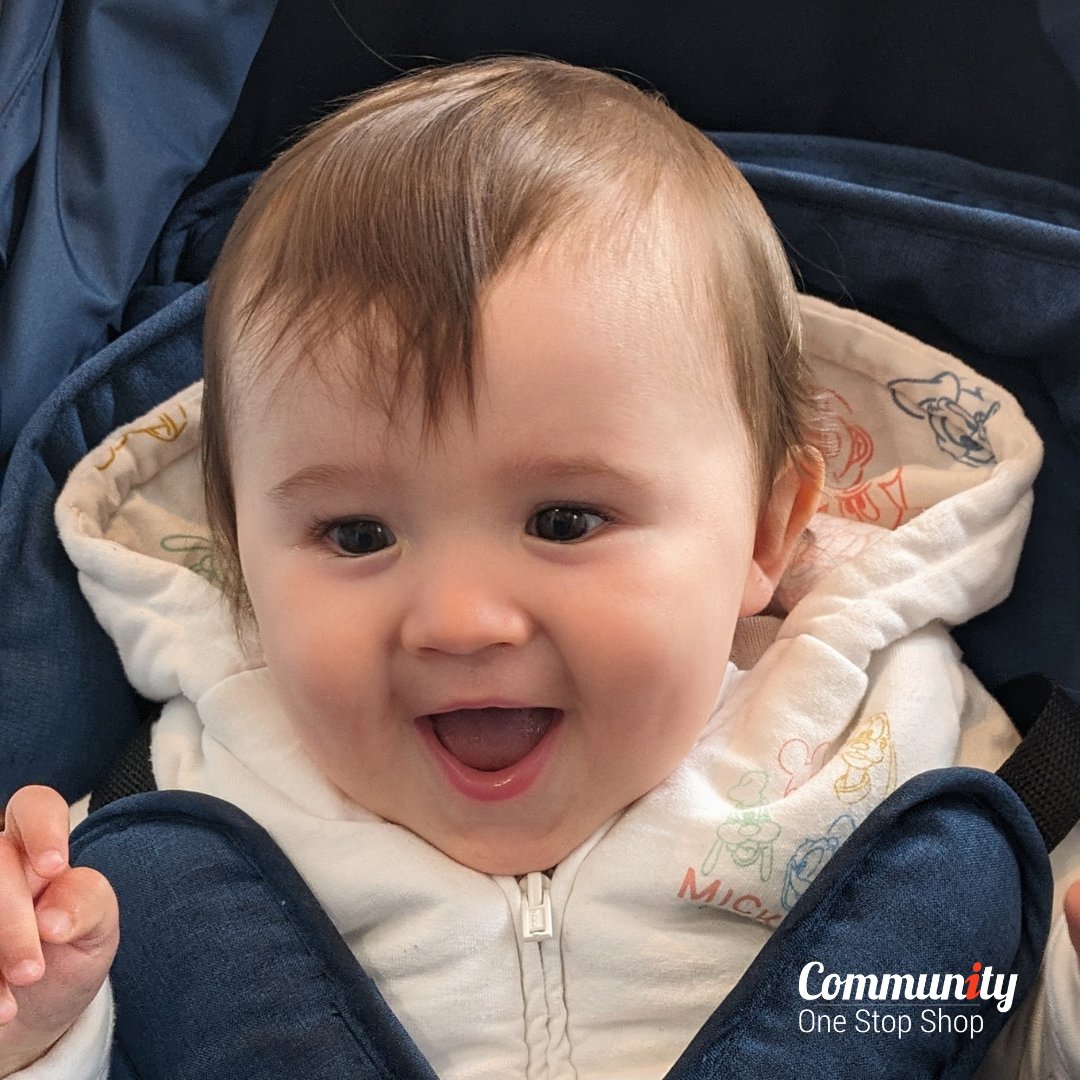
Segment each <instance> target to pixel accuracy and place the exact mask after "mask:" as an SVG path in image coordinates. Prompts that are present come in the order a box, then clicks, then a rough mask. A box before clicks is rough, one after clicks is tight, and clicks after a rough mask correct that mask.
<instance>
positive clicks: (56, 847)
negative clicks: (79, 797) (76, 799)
mask: <svg viewBox="0 0 1080 1080" xmlns="http://www.w3.org/2000/svg"><path fill="white" fill-rule="evenodd" d="M68 829H69V819H68V807H67V803H66V802H64V798H63V796H62V795H61V794H60V793H59V792H58V791H54V790H53V789H52V788H47V787H42V786H40V785H37V784H35V785H31V786H30V787H24V788H19V790H18V791H16V792H15V794H14V795H12V796H11V799H10V801H9V802H8V804H7V808H6V809H5V811H4V832H3V839H4V841H5V844H7V845H11V846H14V847H15V848H17V849H18V850H20V851H21V852H22V853H23V855H24V856H25V858H26V863H27V871H28V879H27V880H28V882H29V884H30V889H31V891H32V892H33V893H34V895H35V896H36V895H37V894H38V893H39V892H40V891H41V889H42V887H43V886H44V883H45V882H46V881H48V880H49V879H51V878H54V877H55V876H56V875H57V874H59V873H60V872H61V871H62V870H63V869H64V867H65V866H66V865H67V860H68Z"/></svg>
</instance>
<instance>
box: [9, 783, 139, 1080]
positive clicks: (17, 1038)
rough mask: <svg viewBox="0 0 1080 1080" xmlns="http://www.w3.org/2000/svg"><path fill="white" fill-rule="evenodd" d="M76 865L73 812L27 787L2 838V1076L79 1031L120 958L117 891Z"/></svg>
mask: <svg viewBox="0 0 1080 1080" xmlns="http://www.w3.org/2000/svg"><path fill="white" fill-rule="evenodd" d="M67 860H68V808H67V804H66V803H65V802H64V800H63V798H62V797H61V796H60V795H59V794H58V793H57V792H55V791H53V790H52V789H51V788H46V787H24V788H21V789H20V790H19V791H17V792H16V793H15V794H14V795H13V796H12V797H11V801H10V802H9V803H8V805H7V809H6V811H5V816H4V829H3V832H0V1076H7V1075H9V1074H10V1073H13V1072H16V1071H18V1070H19V1069H21V1068H23V1067H25V1066H26V1065H29V1064H30V1063H31V1062H33V1061H36V1060H37V1059H38V1058H39V1057H41V1056H42V1055H43V1054H44V1053H45V1052H46V1051H47V1050H48V1049H49V1047H51V1046H52V1045H53V1043H55V1042H56V1040H57V1039H59V1038H60V1036H61V1035H63V1034H64V1032H65V1031H67V1029H68V1028H69V1027H71V1025H72V1023H74V1021H75V1020H76V1019H77V1017H78V1016H79V1014H80V1013H82V1011H83V1010H84V1009H85V1008H86V1007H87V1006H88V1005H89V1004H90V1002H91V1001H92V1000H93V999H94V996H95V995H96V994H97V992H98V990H99V989H100V988H101V985H102V983H103V982H104V981H105V977H106V975H107V974H108V972H109V965H110V964H111V963H112V960H113V956H114V954H115V953H116V946H117V943H118V941H119V937H120V918H119V912H118V910H117V906H116V895H115V894H114V893H113V890H112V886H110V885H109V883H108V881H106V880H105V878H104V877H102V875H101V874H99V873H98V872H97V871H96V870H91V869H89V868H88V867H71V866H69V865H68V861H67Z"/></svg>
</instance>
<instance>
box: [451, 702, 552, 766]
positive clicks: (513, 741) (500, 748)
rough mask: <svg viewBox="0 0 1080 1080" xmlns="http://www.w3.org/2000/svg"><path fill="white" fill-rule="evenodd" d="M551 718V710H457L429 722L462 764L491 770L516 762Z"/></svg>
mask: <svg viewBox="0 0 1080 1080" xmlns="http://www.w3.org/2000/svg"><path fill="white" fill-rule="evenodd" d="M554 720H555V710H554V709H457V710H455V711H454V712H444V713H435V714H434V715H433V716H432V717H431V725H432V727H433V728H434V729H435V736H436V738H438V740H439V742H441V743H442V744H443V746H445V747H446V749H447V750H449V751H450V753H451V754H453V755H454V757H456V758H457V759H458V761H460V762H461V763H462V764H463V765H468V766H469V768H471V769H482V770H483V771H484V772H494V771H495V770H497V769H505V768H506V767H507V766H508V765H513V764H514V762H515V761H520V760H521V759H522V758H523V757H524V756H525V755H526V754H527V753H528V752H529V751H530V750H531V749H532V748H533V747H534V746H535V745H536V744H537V743H538V742H539V741H540V740H541V739H542V738H543V737H544V735H545V734H546V733H547V730H548V728H549V727H551V725H552V723H553V722H554Z"/></svg>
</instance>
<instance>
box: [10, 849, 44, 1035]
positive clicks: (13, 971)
mask: <svg viewBox="0 0 1080 1080" xmlns="http://www.w3.org/2000/svg"><path fill="white" fill-rule="evenodd" d="M44 969H45V964H44V958H43V957H42V955H41V944H40V941H39V938H38V928H37V919H36V916H35V914H34V898H33V896H32V895H31V893H30V885H29V884H28V883H27V880H26V873H25V866H24V863H23V857H22V854H21V852H20V851H19V849H18V848H17V847H16V846H15V845H14V844H9V843H0V978H2V980H3V981H6V982H7V983H8V984H10V985H11V986H26V985H27V984H28V983H32V982H34V981H35V980H37V979H39V978H40V977H41V974H42V972H43V971H44ZM10 1010H11V998H10V995H7V994H5V993H3V992H2V985H0V1022H3V1021H4V1020H5V1018H6V1016H7V1014H8V1012H9V1011H10Z"/></svg>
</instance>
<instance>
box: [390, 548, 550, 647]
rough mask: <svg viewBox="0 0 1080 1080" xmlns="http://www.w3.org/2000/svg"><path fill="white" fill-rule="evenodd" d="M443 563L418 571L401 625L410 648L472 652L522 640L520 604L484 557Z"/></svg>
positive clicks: (526, 630)
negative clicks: (466, 562)
mask: <svg viewBox="0 0 1080 1080" xmlns="http://www.w3.org/2000/svg"><path fill="white" fill-rule="evenodd" d="M469 563H470V565H467V566H466V565H462V564H461V562H457V563H456V564H454V565H443V566H441V567H439V568H438V569H437V570H436V571H435V572H429V573H426V574H424V575H422V576H421V578H420V579H419V580H418V581H417V583H416V589H415V592H414V594H413V597H412V600H411V602H410V604H409V605H408V608H407V610H406V612H405V616H404V618H403V620H402V625H401V641H402V645H403V646H404V647H405V648H406V649H407V650H408V651H410V652H414V653H431V652H441V653H447V654H451V655H457V656H471V655H474V654H475V653H478V652H481V651H483V650H484V649H488V648H491V647H492V646H495V645H523V644H524V643H525V642H526V641H527V640H528V639H529V636H530V634H531V620H530V618H529V615H528V613H527V611H526V610H525V607H524V606H523V605H522V603H521V602H520V601H519V600H518V599H517V598H516V597H515V596H514V595H513V594H512V591H511V590H510V589H508V588H507V587H506V585H505V584H504V583H502V582H501V581H500V580H498V577H497V576H496V575H494V574H493V573H491V572H486V571H489V569H490V568H486V567H485V565H484V564H483V560H482V559H480V558H478V557H475V556H474V557H473V558H472V559H471V560H469Z"/></svg>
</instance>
